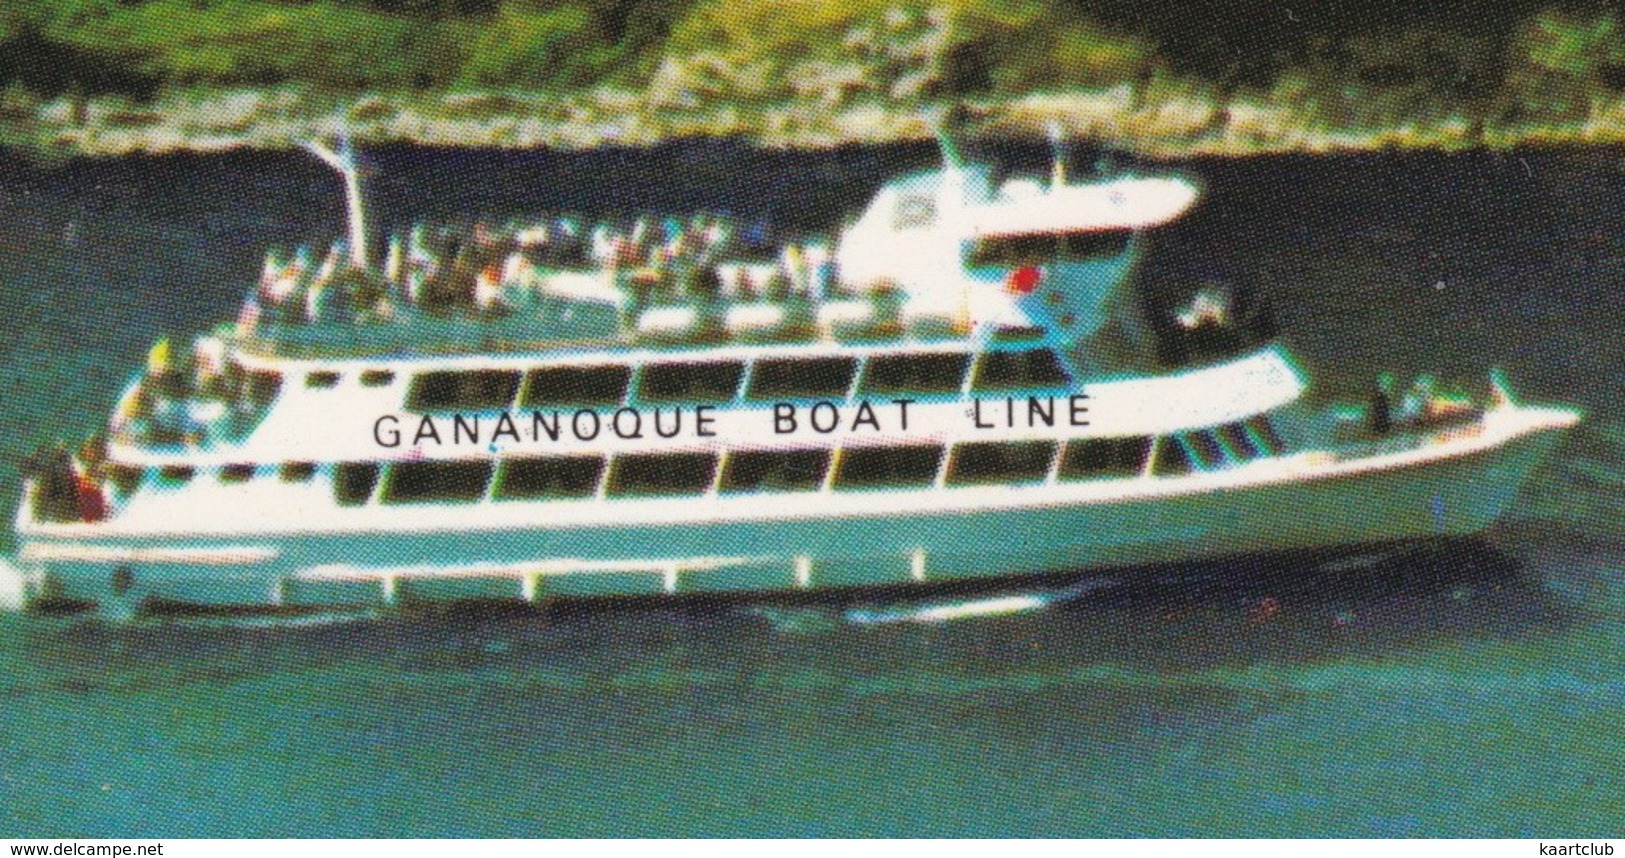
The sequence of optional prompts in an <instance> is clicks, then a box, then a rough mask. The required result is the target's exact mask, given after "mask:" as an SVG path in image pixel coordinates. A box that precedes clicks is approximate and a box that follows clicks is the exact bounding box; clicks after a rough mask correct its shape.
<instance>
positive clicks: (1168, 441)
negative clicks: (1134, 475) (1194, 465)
mask: <svg viewBox="0 0 1625 858" xmlns="http://www.w3.org/2000/svg"><path fill="white" fill-rule="evenodd" d="M1152 471H1153V472H1154V473H1155V474H1157V475H1158V476H1162V477H1174V476H1178V475H1180V474H1188V473H1190V471H1191V454H1190V453H1188V452H1186V451H1185V445H1184V444H1181V443H1179V439H1178V438H1176V437H1173V436H1171V435H1170V436H1168V437H1165V438H1163V439H1162V442H1161V443H1159V444H1157V463H1156V465H1154V466H1153V467H1152Z"/></svg>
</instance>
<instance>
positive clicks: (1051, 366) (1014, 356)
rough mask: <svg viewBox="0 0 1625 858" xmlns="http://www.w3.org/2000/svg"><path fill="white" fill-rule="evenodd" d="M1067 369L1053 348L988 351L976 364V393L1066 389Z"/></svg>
mask: <svg viewBox="0 0 1625 858" xmlns="http://www.w3.org/2000/svg"><path fill="white" fill-rule="evenodd" d="M1066 385H1067V377H1066V370H1065V369H1062V368H1061V359H1060V358H1058V357H1056V356H1055V352H1053V351H1051V350H1050V349H1029V350H1026V351H1012V352H987V353H986V354H984V355H982V359H981V360H980V361H977V364H976V380H975V382H974V383H973V384H972V387H973V388H974V389H976V390H1015V389H1024V388H1035V387H1065V386H1066Z"/></svg>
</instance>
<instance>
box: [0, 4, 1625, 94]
mask: <svg viewBox="0 0 1625 858" xmlns="http://www.w3.org/2000/svg"><path fill="white" fill-rule="evenodd" d="M674 68H675V69H676V70H675V71H674V70H673V69H674ZM661 75H664V77H661ZM798 76H799V77H798ZM819 76H821V77H819ZM657 78H660V80H657ZM812 78H816V80H814V79H812ZM1169 79H1172V80H1178V81H1182V82H1185V83H1188V84H1189V85H1191V86H1193V87H1196V88H1197V89H1201V90H1204V91H1211V92H1214V93H1219V94H1221V95H1225V96H1226V97H1227V95H1228V94H1233V93H1236V92H1238V91H1251V92H1254V93H1262V92H1272V91H1273V92H1281V91H1285V90H1283V89H1282V85H1283V82H1292V81H1299V82H1302V83H1301V87H1306V89H1305V90H1304V94H1305V96H1306V97H1318V98H1319V99H1320V100H1321V101H1323V102H1326V103H1328V104H1329V103H1331V101H1335V100H1336V99H1332V98H1329V97H1328V94H1329V93H1330V94H1336V93H1338V92H1340V91H1342V92H1356V91H1357V92H1359V93H1368V94H1369V93H1377V94H1378V95H1380V97H1382V98H1386V99H1390V100H1392V101H1393V102H1394V103H1395V104H1401V103H1403V104H1423V103H1427V104H1429V105H1433V106H1432V107H1429V108H1428V110H1430V111H1431V110H1435V108H1436V109H1437V110H1438V111H1445V112H1448V111H1449V110H1451V109H1453V108H1452V105H1454V104H1457V103H1462V102H1466V101H1486V102H1487V101H1489V100H1492V99H1493V97H1494V96H1495V94H1496V93H1501V95H1502V97H1503V100H1507V97H1506V95H1505V94H1506V92H1507V91H1508V90H1509V89H1511V90H1518V91H1520V92H1522V91H1525V90H1526V91H1527V94H1526V95H1519V96H1517V97H1516V98H1512V99H1511V101H1510V102H1509V103H1512V102H1517V103H1520V104H1521V103H1525V102H1527V103H1529V104H1534V103H1536V102H1538V101H1539V93H1540V92H1543V91H1547V89H1548V88H1549V87H1552V86H1558V88H1559V89H1561V90H1563V92H1565V93H1568V94H1567V95H1564V98H1565V99H1566V100H1567V101H1572V102H1573V103H1574V104H1575V105H1577V107H1576V108H1575V109H1576V110H1578V109H1579V106H1583V105H1584V104H1585V103H1586V99H1587V98H1588V97H1589V96H1588V93H1591V92H1592V91H1593V88H1594V87H1597V86H1603V87H1611V88H1613V89H1625V19H1622V18H1621V16H1620V13H1619V11H1618V10H1617V8H1616V7H1615V4H1613V3H1612V2H1609V0H1561V2H1559V0H1503V2H1500V3H1496V4H1487V5H1485V4H1474V5H1472V6H1470V7H1469V6H1463V5H1461V4H1428V3H1415V2H1414V0H1365V2H1362V3H1356V4H1351V3H1348V2H1347V0H1295V2H1293V3H1290V4H1287V5H1286V6H1282V5H1281V3H1280V2H1279V0H1227V2H1226V3H1224V4H1215V3H1203V2H1185V0H840V2H831V0H753V2H738V0H669V2H656V0H0V87H5V86H17V87H22V88H25V89H26V90H28V91H29V92H31V93H34V94H37V95H40V96H54V95H57V94H62V93H69V94H74V95H93V94H97V93H120V94H124V95H128V96H134V97H136V98H144V97H147V96H150V95H152V94H153V93H154V92H156V91H158V90H159V89H161V88H163V87H172V88H177V89H180V88H192V89H199V90H206V89H208V88H209V87H212V86H221V87H225V86H245V85H246V86H261V85H279V84H295V85H300V84H303V85H309V86H312V87H316V88H321V89H326V90H331V91H333V92H335V93H337V94H340V95H344V94H351V93H356V92H363V91H374V90H382V91H400V90H408V89H426V90H431V91H441V90H446V89H452V88H458V89H487V90H541V91H548V92H558V91H568V90H576V89H583V88H587V87H591V86H593V85H596V84H601V83H613V84H617V85H620V86H622V87H625V88H629V89H636V88H639V87H642V86H645V85H648V86H651V87H653V86H658V85H665V86H667V87H668V88H669V89H671V90H672V91H673V92H674V93H676V94H675V95H674V96H673V98H690V97H701V98H721V99H723V100H727V99H730V98H735V97H738V98H745V97H746V96H747V95H749V94H751V93H754V94H755V95H756V96H760V97H761V98H763V99H766V100H767V101H772V100H774V99H782V98H791V97H801V98H808V99H813V100H819V99H822V100H823V101H824V102H825V103H828V104H835V103H838V102H840V101H841V99H844V98H847V97H849V96H851V94H852V93H861V95H860V96H859V97H862V98H871V97H879V98H882V99H892V100H895V99H898V98H912V97H915V96H922V97H947V98H955V97H983V96H993V97H1001V96H1021V95H1024V94H1027V93H1032V92H1041V91H1068V90H1099V89H1104V88H1111V87H1116V86H1119V85H1122V84H1129V85H1132V86H1136V87H1143V86H1144V85H1145V83H1146V82H1147V81H1152V80H1169ZM922 81H923V82H922ZM1554 81H1555V83H1554ZM1182 85H1183V84H1182ZM1293 85H1294V86H1299V84H1293ZM1565 88H1566V89H1565ZM809 93H810V94H811V95H809ZM798 94H799V95H798ZM1343 100H1344V101H1348V100H1349V99H1346V98H1345V99H1343ZM1358 108H1360V105H1358V104H1355V105H1353V106H1351V107H1349V108H1347V109H1348V110H1352V111H1354V112H1358ZM1328 109H1329V110H1330V109H1332V108H1328ZM1337 109H1339V110H1341V109H1343V108H1337ZM1404 109H1410V108H1404ZM1519 109H1524V108H1519ZM1531 109H1532V108H1531ZM1396 110H1399V108H1396Z"/></svg>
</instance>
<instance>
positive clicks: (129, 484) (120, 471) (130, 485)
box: [107, 465, 145, 496]
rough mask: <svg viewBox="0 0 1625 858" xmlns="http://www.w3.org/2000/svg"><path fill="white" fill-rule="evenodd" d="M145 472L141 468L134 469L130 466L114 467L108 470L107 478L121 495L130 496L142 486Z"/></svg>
mask: <svg viewBox="0 0 1625 858" xmlns="http://www.w3.org/2000/svg"><path fill="white" fill-rule="evenodd" d="M144 473H145V472H144V471H143V470H142V469H141V468H132V467H130V466H129V465H114V466H112V467H110V468H108V470H107V477H108V479H109V480H111V481H112V483H113V488H115V489H117V490H118V493H119V494H121V495H126V496H128V495H129V494H130V493H131V492H133V491H135V490H136V488H137V487H138V486H140V485H141V477H142V475H143V474H144Z"/></svg>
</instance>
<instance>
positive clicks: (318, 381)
mask: <svg viewBox="0 0 1625 858" xmlns="http://www.w3.org/2000/svg"><path fill="white" fill-rule="evenodd" d="M338 385H339V374H338V373H336V372H331V371H329V370H325V369H324V370H322V371H320V372H313V373H310V374H309V375H307V376H305V386H306V387H315V388H329V387H338Z"/></svg>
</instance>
